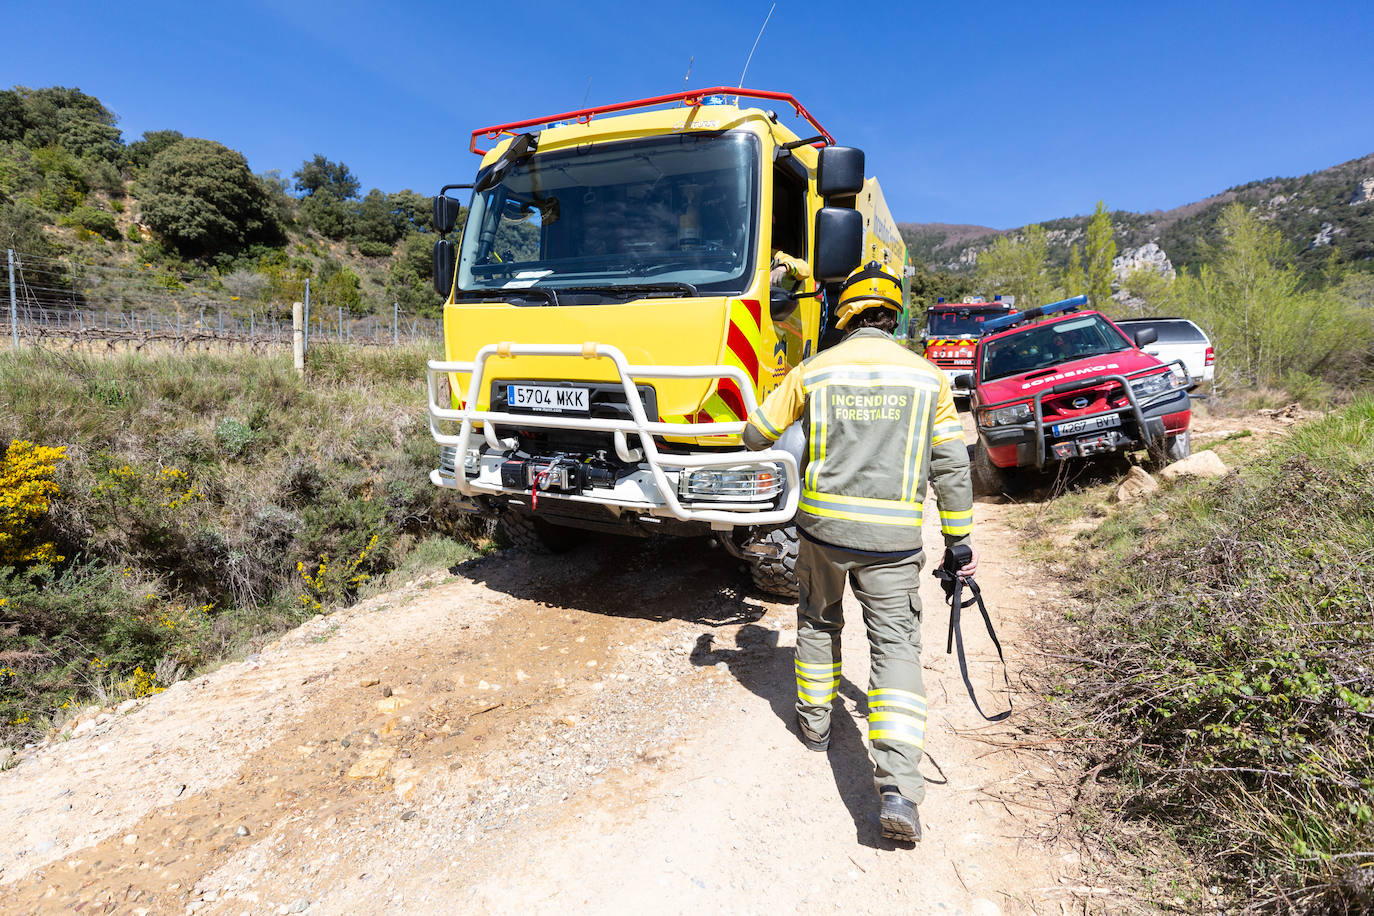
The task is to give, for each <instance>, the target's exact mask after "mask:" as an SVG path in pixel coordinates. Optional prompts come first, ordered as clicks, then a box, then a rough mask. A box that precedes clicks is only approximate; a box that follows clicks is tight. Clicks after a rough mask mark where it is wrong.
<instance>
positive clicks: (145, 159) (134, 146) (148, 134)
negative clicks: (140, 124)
mask: <svg viewBox="0 0 1374 916" xmlns="http://www.w3.org/2000/svg"><path fill="white" fill-rule="evenodd" d="M184 139H186V138H185V137H183V136H182V133H181V131H179V130H145V131H144V132H143V139H141V140H135V141H134V142H133V143H130V144H129V164H130V165H132V166H133V167H134V168H136V169H146V168H147V167H148V166H149V165H151V164H152V162H153V158H154V157H156V156H157V154H158V153H160V152H162V151H163V150H165V149H166V148H167V147H169V146H171V145H172V144H173V143H176V142H177V141H178V140H184Z"/></svg>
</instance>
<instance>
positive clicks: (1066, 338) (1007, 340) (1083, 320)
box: [979, 315, 1134, 382]
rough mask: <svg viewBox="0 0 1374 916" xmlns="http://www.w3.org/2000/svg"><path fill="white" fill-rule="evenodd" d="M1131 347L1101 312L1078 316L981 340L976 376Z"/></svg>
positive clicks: (988, 378)
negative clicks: (980, 359)
mask: <svg viewBox="0 0 1374 916" xmlns="http://www.w3.org/2000/svg"><path fill="white" fill-rule="evenodd" d="M1132 346H1134V345H1133V344H1132V343H1131V342H1130V341H1129V340H1127V339H1126V337H1125V336H1124V335H1123V334H1122V333H1121V332H1120V331H1118V330H1117V329H1116V328H1115V327H1114V326H1113V325H1112V324H1111V322H1109V321H1107V320H1106V319H1105V318H1103V317H1102V316H1101V315H1078V316H1075V317H1073V318H1069V319H1067V320H1065V321H1051V322H1046V323H1044V324H1038V325H1033V326H1031V327H1028V328H1026V329H1025V330H1024V331H1018V332H1017V333H1015V334H1011V335H1009V336H1007V337H999V338H997V339H995V340H988V341H985V342H984V343H983V360H982V364H981V372H980V375H979V378H980V379H981V380H982V381H985V382H987V381H991V380H992V379H999V378H1006V377H1007V376H1009V375H1020V374H1021V373H1023V372H1034V371H1035V370H1036V369H1045V368H1047V367H1049V366H1054V365H1058V364H1059V363H1065V362H1070V361H1072V360H1075V359H1083V358H1084V357H1088V356H1101V355H1102V354H1104V353H1116V352H1118V351H1120V350H1129V349H1131V348H1132Z"/></svg>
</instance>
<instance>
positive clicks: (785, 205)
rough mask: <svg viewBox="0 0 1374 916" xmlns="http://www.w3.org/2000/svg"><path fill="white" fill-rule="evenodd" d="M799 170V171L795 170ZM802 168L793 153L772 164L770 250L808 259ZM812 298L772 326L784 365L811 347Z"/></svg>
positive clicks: (807, 285)
mask: <svg viewBox="0 0 1374 916" xmlns="http://www.w3.org/2000/svg"><path fill="white" fill-rule="evenodd" d="M798 173H800V174H798ZM806 186H807V185H806V170H805V168H804V167H803V166H802V165H801V163H799V162H798V161H797V158H796V157H795V156H784V157H782V158H781V159H779V160H777V161H776V163H775V164H774V166H773V213H772V224H773V238H772V242H771V243H770V244H771V245H772V249H771V251H770V258H769V261H770V263H771V261H772V257H771V252H778V251H781V252H783V253H784V254H787V255H790V256H791V257H794V258H800V259H802V260H803V261H806V262H807V263H810V262H811V252H810V251H809V250H808V246H807V238H808V235H809V233H808V232H807V231H806ZM814 288H815V285H814V283H813V282H812V281H811V280H803V281H801V282H800V283H797V284H796V290H795V291H796V292H799V293H800V292H807V291H810V290H812V289H814ZM815 309H816V305H815V299H802V300H801V304H800V305H799V306H798V307H797V308H796V309H795V310H794V311H793V312H792V314H791V315H789V316H788V317H787V319H786V320H785V321H782V322H779V323H778V324H777V326H776V330H777V334H778V344H777V346H778V347H779V349H780V351H781V350H782V349H785V351H786V361H787V368H791V367H792V366H795V365H797V363H799V362H801V361H802V360H803V359H805V358H806V357H807V356H810V355H811V354H812V353H813V352H814V351H815V346H816V342H815V339H814V335H815V332H816V329H815V324H816V323H815V321H814V320H808V316H812V315H814V313H815Z"/></svg>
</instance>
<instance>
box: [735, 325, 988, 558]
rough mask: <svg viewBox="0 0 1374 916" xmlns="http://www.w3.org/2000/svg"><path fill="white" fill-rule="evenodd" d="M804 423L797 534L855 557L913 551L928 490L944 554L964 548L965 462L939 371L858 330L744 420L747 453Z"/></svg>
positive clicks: (969, 505) (968, 506) (969, 512)
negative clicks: (865, 552) (932, 490)
mask: <svg viewBox="0 0 1374 916" xmlns="http://www.w3.org/2000/svg"><path fill="white" fill-rule="evenodd" d="M803 418H804V420H805V428H806V436H807V450H806V467H805V471H804V473H803V475H802V493H801V502H800V506H799V509H798V512H797V525H798V527H799V528H801V529H802V531H803V532H805V533H806V534H808V535H810V536H811V537H813V538H815V539H817V540H820V541H824V542H826V543H828V544H833V545H835V546H837V547H847V548H850V549H854V550H869V551H880V552H890V551H914V550H918V549H920V547H921V513H922V504H923V503H924V502H925V495H926V481H927V480H929V481H930V482H931V485H932V486H934V488H935V498H936V502H937V503H938V505H939V511H940V530H941V532H943V534H944V538H945V545H946V546H951V545H954V544H961V543H966V542H967V541H968V540H969V536H970V534H971V533H972V531H973V487H972V484H971V482H970V480H969V468H968V452H967V451H966V450H965V447H964V431H963V426H962V425H961V424H960V423H959V415H958V413H957V412H956V411H955V409H954V397H953V396H952V395H951V393H950V387H949V379H948V378H947V377H946V376H945V374H944V373H943V372H942V371H940V370H939V369H937V368H936V367H935V366H933V365H931V364H930V363H929V362H927V361H926V360H925V359H924V358H922V357H920V356H917V355H916V354H915V353H912V352H911V351H910V350H908V349H906V348H905V347H903V346H901V345H900V344H898V343H897V342H896V341H894V340H893V339H892V337H891V336H889V335H887V334H884V333H883V332H882V331H879V330H877V329H875V328H860V329H859V330H857V331H855V332H853V333H852V334H850V335H849V336H848V337H846V338H845V339H844V341H842V342H841V343H840V344H838V345H837V346H835V347H832V348H831V349H829V350H826V351H825V352H823V353H819V354H817V355H816V356H813V357H811V358H810V359H808V360H806V361H805V362H803V363H802V364H801V365H799V366H797V367H796V368H795V369H793V370H792V371H791V372H789V373H788V374H787V377H786V378H784V379H783V383H782V385H781V386H780V387H779V388H778V389H777V390H775V391H774V392H773V393H772V394H770V395H769V396H768V398H767V399H766V400H765V401H764V402H763V404H762V405H760V406H759V408H758V410H756V411H754V413H753V414H751V415H750V417H749V424H748V426H747V427H746V429H745V443H746V444H747V445H749V446H750V447H753V448H762V447H765V446H766V445H768V444H769V443H771V442H774V441H776V440H777V439H778V438H779V437H780V436H781V435H782V431H783V430H785V429H787V427H788V426H790V425H792V423H793V422H795V421H796V420H798V419H803Z"/></svg>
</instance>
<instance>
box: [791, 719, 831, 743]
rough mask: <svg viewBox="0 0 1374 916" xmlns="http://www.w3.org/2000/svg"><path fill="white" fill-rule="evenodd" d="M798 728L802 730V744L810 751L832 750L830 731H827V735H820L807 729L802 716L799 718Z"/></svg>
mask: <svg viewBox="0 0 1374 916" xmlns="http://www.w3.org/2000/svg"><path fill="white" fill-rule="evenodd" d="M797 728H799V729H800V730H801V739H802V744H805V745H806V746H807V748H808V749H809V750H813V751H828V750H830V729H826V730H825V734H823V735H818V734H816V733H815V732H813V731H812V730H811V729H810V728H808V727H807V725H806V722H805V721H804V720H803V719H802V717H801V716H797Z"/></svg>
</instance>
